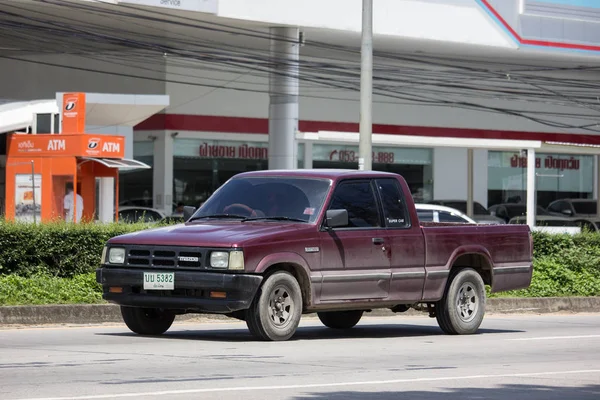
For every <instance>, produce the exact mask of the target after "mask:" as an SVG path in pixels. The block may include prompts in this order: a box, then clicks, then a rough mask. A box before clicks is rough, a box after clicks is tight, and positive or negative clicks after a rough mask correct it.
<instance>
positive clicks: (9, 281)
mask: <svg viewBox="0 0 600 400" xmlns="http://www.w3.org/2000/svg"><path fill="white" fill-rule="evenodd" d="M102 302H104V300H102V290H101V287H100V285H99V284H98V283H96V274H95V273H88V274H82V275H77V276H74V277H73V278H58V277H55V276H51V275H48V274H45V273H37V274H33V275H31V276H29V277H23V276H17V275H6V276H0V306H15V305H37V304H94V303H102Z"/></svg>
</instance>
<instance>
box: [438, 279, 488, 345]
mask: <svg viewBox="0 0 600 400" xmlns="http://www.w3.org/2000/svg"><path fill="white" fill-rule="evenodd" d="M485 302H486V296H485V285H484V283H483V279H481V276H480V275H479V274H478V273H477V271H475V270H474V269H472V268H465V269H461V270H458V272H455V273H451V274H450V280H449V284H447V285H446V291H445V293H444V297H442V299H441V300H440V301H439V302H437V304H436V307H435V308H436V319H437V321H438V324H439V326H440V328H441V329H442V330H443V331H444V332H445V333H447V334H450V335H468V334H473V333H475V332H477V330H478V329H479V326H480V325H481V321H482V320H483V315H484V314H485Z"/></svg>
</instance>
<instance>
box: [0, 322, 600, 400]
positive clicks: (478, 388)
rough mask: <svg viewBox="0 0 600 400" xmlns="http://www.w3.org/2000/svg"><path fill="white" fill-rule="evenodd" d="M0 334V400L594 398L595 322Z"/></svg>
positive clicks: (597, 371)
mask: <svg viewBox="0 0 600 400" xmlns="http://www.w3.org/2000/svg"><path fill="white" fill-rule="evenodd" d="M1 329H2V328H0V399H3V400H11V399H50V398H52V399H61V400H62V399H119V398H131V399H158V398H160V399H177V400H180V399H202V400H205V399H219V400H228V399H236V400H240V399H244V400H247V399H261V400H264V399H295V400H303V399H316V400H320V399H332V400H342V399H343V400H358V399H361V400H362V399H376V400H384V399H394V400H398V399H400V400H403V399H406V400H408V399H410V400H419V399H430V400H458V399H460V400H467V399H491V400H496V399H507V400H508V399H510V400H520V399H527V400H559V399H560V400H563V399H569V400H581V399H590V400H592V399H593V400H598V399H600V315H598V314H595V315H581V314H580V315H551V316H549V315H546V316H534V315H519V316H491V315H488V316H486V318H485V319H484V323H483V325H482V329H481V331H480V333H479V334H477V335H472V336H447V335H444V334H442V333H441V331H440V330H439V328H438V327H437V325H436V323H435V320H432V319H429V318H427V317H422V318H421V317H402V316H398V317H394V318H365V319H363V320H362V321H361V322H360V324H359V325H358V326H357V327H355V328H354V329H353V330H351V331H349V332H347V333H339V332H335V331H332V330H330V329H327V328H325V327H323V326H322V325H321V324H320V323H319V322H318V320H315V319H304V320H303V323H302V324H301V328H300V329H299V331H298V333H297V335H296V336H295V337H294V338H293V340H290V341H287V342H277V343H270V342H258V341H254V340H253V339H252V338H251V337H250V335H249V334H248V332H247V330H246V328H245V324H243V323H238V322H234V323H210V324H193V323H187V322H186V323H179V324H176V325H174V326H173V327H172V328H171V330H170V331H169V332H168V333H167V334H166V335H164V336H161V337H141V336H136V335H134V334H131V333H130V332H129V331H128V330H127V328H126V327H125V326H124V325H123V326H121V325H118V326H86V327H53V328H36V329H4V330H1Z"/></svg>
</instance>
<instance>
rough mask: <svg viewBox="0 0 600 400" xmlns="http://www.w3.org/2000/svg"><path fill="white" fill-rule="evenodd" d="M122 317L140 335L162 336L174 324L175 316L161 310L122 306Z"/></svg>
mask: <svg viewBox="0 0 600 400" xmlns="http://www.w3.org/2000/svg"><path fill="white" fill-rule="evenodd" d="M121 316H122V317H123V321H125V325H127V327H128V328H129V329H130V330H131V331H132V332H135V333H137V334H140V335H161V334H163V333H165V332H166V331H167V330H168V329H169V328H170V327H171V325H172V324H173V321H174V320H175V314H174V313H173V312H171V311H169V310H162V309H159V308H140V307H126V306H121Z"/></svg>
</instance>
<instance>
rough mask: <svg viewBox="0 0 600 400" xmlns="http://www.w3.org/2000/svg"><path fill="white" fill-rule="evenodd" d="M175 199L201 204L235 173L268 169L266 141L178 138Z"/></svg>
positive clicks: (300, 156)
mask: <svg viewBox="0 0 600 400" xmlns="http://www.w3.org/2000/svg"><path fill="white" fill-rule="evenodd" d="M173 148H174V150H173V152H174V155H175V157H174V160H173V166H174V171H173V177H174V183H173V192H174V193H173V198H174V201H175V202H183V203H184V204H186V205H199V204H200V203H202V202H204V201H206V199H208V197H210V195H211V194H212V193H213V192H214V191H215V190H217V189H218V188H219V187H220V186H221V185H223V184H224V183H225V182H227V180H228V179H229V178H231V177H233V176H234V175H236V174H239V173H241V172H247V171H258V170H266V169H268V159H269V154H268V149H269V144H268V143H266V142H237V141H236V142H233V141H217V140H203V139H175V141H174V146H173ZM297 157H298V168H301V167H302V166H303V165H304V145H303V144H299V145H298V155H297Z"/></svg>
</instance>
